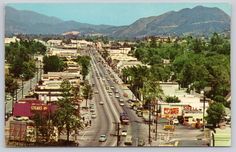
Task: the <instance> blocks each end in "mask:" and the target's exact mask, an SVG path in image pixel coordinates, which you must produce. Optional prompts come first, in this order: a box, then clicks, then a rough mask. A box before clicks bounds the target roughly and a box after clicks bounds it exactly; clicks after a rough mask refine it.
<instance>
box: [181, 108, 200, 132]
mask: <svg viewBox="0 0 236 152" xmlns="http://www.w3.org/2000/svg"><path fill="white" fill-rule="evenodd" d="M183 119H184V123H183V124H185V125H190V126H192V127H193V128H200V127H201V126H202V124H203V112H202V111H201V110H196V109H190V110H183Z"/></svg>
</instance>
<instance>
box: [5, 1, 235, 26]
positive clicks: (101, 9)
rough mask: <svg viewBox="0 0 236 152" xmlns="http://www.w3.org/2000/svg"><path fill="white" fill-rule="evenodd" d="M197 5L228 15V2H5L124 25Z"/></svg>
mask: <svg viewBox="0 0 236 152" xmlns="http://www.w3.org/2000/svg"><path fill="white" fill-rule="evenodd" d="M197 5H202V6H206V7H218V8H220V9H222V10H223V11H224V12H226V13H227V14H228V15H230V16H231V5H230V4H228V3H18V4H8V6H11V7H14V8H16V9H19V10H32V11H35V12H38V13H41V14H45V15H48V16H55V17H58V18H60V19H62V20H75V21H78V22H82V23H90V24H108V25H128V24H131V23H133V22H134V21H136V20H137V19H139V18H142V17H148V16H157V15H160V14H163V13H165V12H168V11H178V10H180V9H183V8H193V7H195V6H197Z"/></svg>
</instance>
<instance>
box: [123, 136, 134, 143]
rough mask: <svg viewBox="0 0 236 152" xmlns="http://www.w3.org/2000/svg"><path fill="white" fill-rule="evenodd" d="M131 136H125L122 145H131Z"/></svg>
mask: <svg viewBox="0 0 236 152" xmlns="http://www.w3.org/2000/svg"><path fill="white" fill-rule="evenodd" d="M132 143H133V142H132V136H131V135H127V136H126V138H125V142H124V144H125V145H132Z"/></svg>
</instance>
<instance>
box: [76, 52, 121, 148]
mask: <svg viewBox="0 0 236 152" xmlns="http://www.w3.org/2000/svg"><path fill="white" fill-rule="evenodd" d="M91 58H92V61H91V64H92V66H91V70H92V78H90V81H91V83H94V84H95V87H94V92H95V91H98V94H96V93H94V96H93V100H92V101H91V102H92V103H95V105H96V114H97V118H96V119H94V120H93V121H92V126H91V127H90V128H88V129H86V130H84V131H82V133H80V136H79V143H80V146H115V145H116V141H117V140H116V136H114V134H115V132H116V129H115V124H114V123H115V122H119V112H120V111H119V110H120V109H117V107H115V106H114V105H113V103H112V102H113V98H112V97H111V96H109V95H108V93H107V91H106V89H105V84H104V82H103V81H102V80H101V79H98V77H102V76H101V73H100V72H99V70H98V67H97V65H96V63H95V62H94V58H93V57H92V56H91ZM95 75H98V77H97V76H95ZM100 101H103V102H104V105H100V104H99V102H100ZM102 134H105V135H106V136H107V141H106V142H99V141H98V140H99V136H100V135H102Z"/></svg>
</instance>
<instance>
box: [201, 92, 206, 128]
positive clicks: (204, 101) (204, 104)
mask: <svg viewBox="0 0 236 152" xmlns="http://www.w3.org/2000/svg"><path fill="white" fill-rule="evenodd" d="M205 108H206V96H205V94H204V97H203V118H202V121H203V131H205Z"/></svg>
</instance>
